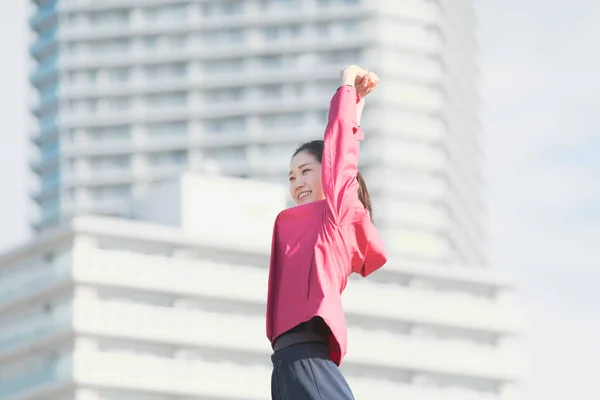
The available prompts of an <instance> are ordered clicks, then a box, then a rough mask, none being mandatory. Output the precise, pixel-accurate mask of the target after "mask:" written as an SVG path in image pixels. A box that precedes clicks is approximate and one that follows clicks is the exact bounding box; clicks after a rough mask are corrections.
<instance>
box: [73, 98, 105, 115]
mask: <svg viewBox="0 0 600 400" xmlns="http://www.w3.org/2000/svg"><path fill="white" fill-rule="evenodd" d="M69 108H70V109H71V111H74V112H79V113H95V112H96V111H97V110H98V100H97V99H79V100H71V101H70V102H69Z"/></svg>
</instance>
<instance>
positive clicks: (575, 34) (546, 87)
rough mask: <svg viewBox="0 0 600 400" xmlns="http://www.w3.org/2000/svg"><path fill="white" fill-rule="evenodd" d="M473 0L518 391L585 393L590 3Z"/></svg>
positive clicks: (595, 180) (19, 166)
mask: <svg viewBox="0 0 600 400" xmlns="http://www.w3.org/2000/svg"><path fill="white" fill-rule="evenodd" d="M476 3H477V14H478V19H479V28H478V32H477V33H478V37H479V43H480V53H481V54H480V56H479V64H480V66H481V72H482V75H483V80H482V82H481V93H482V100H483V104H484V105H483V108H482V114H481V115H482V121H483V124H484V127H485V132H484V138H485V139H484V140H485V142H484V148H485V152H486V162H487V164H486V174H485V175H486V179H487V184H486V185H487V201H488V204H489V206H490V244H491V246H490V248H491V264H492V267H493V268H496V269H499V270H502V272H504V273H505V274H508V275H509V276H511V277H512V278H513V279H514V280H515V281H516V283H517V285H518V288H519V294H520V298H521V303H522V304H523V307H524V309H525V310H526V312H527V317H528V327H527V331H526V335H525V340H524V345H525V346H524V349H525V352H526V354H525V355H526V357H528V359H529V360H530V365H529V370H530V373H529V376H528V378H527V382H526V384H525V385H524V386H523V388H522V390H521V392H520V393H521V396H520V399H522V400H525V399H527V400H553V399H557V400H558V399H561V400H562V399H565V398H575V397H580V398H586V399H593V398H596V399H597V398H600V387H599V386H598V385H597V384H596V381H595V378H596V376H595V375H596V373H597V371H598V370H600V369H599V365H598V363H599V361H598V360H600V345H598V339H599V338H600V317H599V315H600V312H599V311H600V291H598V290H595V289H596V286H597V285H598V283H599V282H600V244H599V242H600V240H599V239H600V157H598V156H597V154H598V152H599V151H600V120H599V119H598V118H597V117H596V115H598V114H597V113H596V110H597V109H598V108H600V95H599V93H600V79H598V77H597V75H598V72H597V71H600V25H599V24H597V21H598V20H600V2H598V1H597V0H579V1H578V2H577V7H575V6H573V5H569V6H567V5H566V3H565V2H558V1H548V0H545V1H542V0H520V1H517V0H504V1H502V2H499V1H493V0H477V1H476ZM9 4H10V5H9ZM26 7H27V2H25V1H10V2H8V1H5V2H3V4H2V5H1V6H0V48H2V49H3V63H2V69H1V71H2V73H0V116H1V117H2V129H1V130H0V187H1V188H2V189H3V192H2V193H1V197H0V198H1V203H0V204H1V207H0V251H2V250H4V249H7V248H11V247H13V246H15V245H17V244H19V243H21V242H23V241H25V240H26V239H27V238H28V235H29V229H28V225H27V221H28V210H29V207H28V205H27V204H28V203H27V197H26V196H27V191H28V187H29V185H28V183H27V178H28V172H27V171H28V170H27V154H28V148H27V138H26V133H27V132H26V129H25V127H26V118H27V102H28V95H27V90H28V89H27V73H28V69H27V58H26V57H27V53H26V51H27V34H26V32H27V30H26V29H27V28H26V20H27V15H26V12H27V11H26ZM382 84H384V82H382Z"/></svg>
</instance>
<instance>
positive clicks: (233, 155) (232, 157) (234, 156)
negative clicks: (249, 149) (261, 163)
mask: <svg viewBox="0 0 600 400" xmlns="http://www.w3.org/2000/svg"><path fill="white" fill-rule="evenodd" d="M206 157H207V158H208V159H211V160H214V161H218V162H219V163H228V162H235V161H240V160H245V159H246V147H244V146H236V147H228V148H224V149H213V150H210V151H209V152H207V154H206Z"/></svg>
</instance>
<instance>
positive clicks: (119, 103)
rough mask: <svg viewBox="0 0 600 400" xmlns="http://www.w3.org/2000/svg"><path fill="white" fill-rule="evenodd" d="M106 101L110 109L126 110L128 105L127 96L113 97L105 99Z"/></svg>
mask: <svg viewBox="0 0 600 400" xmlns="http://www.w3.org/2000/svg"><path fill="white" fill-rule="evenodd" d="M107 102H108V108H109V109H110V110H111V111H117V112H118V111H127V110H128V109H129V106H130V99H129V97H113V98H109V99H107Z"/></svg>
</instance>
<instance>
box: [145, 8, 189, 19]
mask: <svg viewBox="0 0 600 400" xmlns="http://www.w3.org/2000/svg"><path fill="white" fill-rule="evenodd" d="M144 14H145V17H146V22H147V23H169V22H181V21H185V19H186V17H187V6H186V5H185V4H177V5H171V6H164V7H152V8H148V9H146V11H145V13H144Z"/></svg>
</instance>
